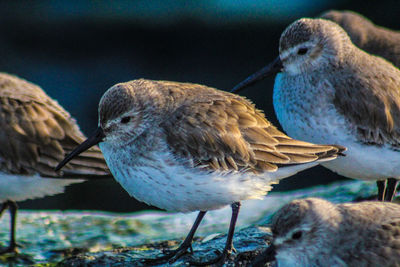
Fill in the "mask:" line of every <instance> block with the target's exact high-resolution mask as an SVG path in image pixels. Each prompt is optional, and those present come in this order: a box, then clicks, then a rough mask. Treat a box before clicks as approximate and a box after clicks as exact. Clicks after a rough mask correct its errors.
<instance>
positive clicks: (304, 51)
mask: <svg viewBox="0 0 400 267" xmlns="http://www.w3.org/2000/svg"><path fill="white" fill-rule="evenodd" d="M307 51H308V49H307V48H305V47H302V48H299V50H297V54H298V55H305V54H306V53H307Z"/></svg>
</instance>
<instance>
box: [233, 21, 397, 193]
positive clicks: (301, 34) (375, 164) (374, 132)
mask: <svg viewBox="0 0 400 267" xmlns="http://www.w3.org/2000/svg"><path fill="white" fill-rule="evenodd" d="M279 51H280V56H279V57H278V58H277V59H276V60H275V61H274V62H273V63H271V64H269V65H268V66H266V67H264V68H263V69H262V70H261V71H259V72H258V73H256V74H255V75H253V76H250V77H249V78H248V79H246V80H245V81H243V82H242V83H240V84H239V85H238V86H236V87H235V88H234V89H233V90H232V91H235V92H236V91H238V90H240V89H242V88H244V87H245V86H247V85H249V84H251V83H254V82H256V81H257V80H260V79H262V78H263V77H266V76H268V75H269V74H272V73H276V72H281V73H279V74H278V75H277V76H276V79H275V86H274V92H273V101H274V108H275V112H276V114H277V117H278V120H279V122H280V123H281V125H282V127H283V129H284V130H285V131H286V133H287V134H289V135H290V136H292V137H293V138H297V139H300V140H305V141H308V142H315V143H337V144H341V145H344V146H346V147H347V148H348V151H347V153H346V155H347V157H346V159H344V158H340V159H337V160H335V161H332V162H329V163H328V162H327V163H324V164H323V166H325V167H327V168H329V169H331V170H333V171H335V172H337V173H339V174H341V175H343V176H346V177H349V178H355V179H363V180H376V181H377V184H378V190H379V199H380V200H383V199H385V200H387V201H391V200H392V197H393V195H394V193H395V190H396V184H397V179H398V178H399V177H400V160H399V156H400V153H399V148H400V70H399V69H397V68H396V67H395V66H393V65H392V64H391V63H389V62H388V61H386V60H384V59H382V58H380V57H377V56H373V55H370V54H367V53H366V52H364V51H363V50H361V49H359V48H357V47H356V46H354V44H353V43H352V42H351V41H350V38H349V36H348V35H347V34H346V32H345V31H344V30H343V29H342V28H341V27H340V26H339V25H337V24H336V23H333V22H331V21H328V20H323V19H300V20H297V21H296V22H294V23H293V24H291V25H290V26H289V27H288V28H287V29H286V30H285V31H284V32H283V34H282V36H281V39H280V46H279ZM387 178H389V179H388V180H387V187H386V184H385V180H386V179H387ZM385 187H386V188H385Z"/></svg>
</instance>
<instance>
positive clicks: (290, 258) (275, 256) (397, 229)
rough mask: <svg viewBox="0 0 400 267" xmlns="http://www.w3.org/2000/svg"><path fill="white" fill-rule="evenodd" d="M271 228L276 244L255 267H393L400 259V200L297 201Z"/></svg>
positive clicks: (284, 211)
mask: <svg viewBox="0 0 400 267" xmlns="http://www.w3.org/2000/svg"><path fill="white" fill-rule="evenodd" d="M271 230H272V234H273V240H272V244H271V246H270V247H268V248H267V249H266V250H265V251H264V252H263V253H261V254H260V255H259V256H257V257H256V259H255V260H254V261H253V262H252V264H250V266H253V267H261V266H264V263H265V262H270V261H273V260H276V262H277V265H278V266H280V267H289V266H290V267H296V266H316V267H317V266H321V267H322V266H382V267H384V266H388V267H389V266H398V264H399V262H400V246H399V244H400V205H398V204H393V203H387V202H376V201H375V202H373V201H370V202H360V203H345V204H336V205H335V204H333V203H331V202H329V201H326V200H323V199H318V198H307V199H302V200H294V201H292V202H290V203H289V204H286V205H285V206H283V207H282V208H281V209H280V210H279V211H278V212H277V213H276V214H275V215H274V217H273V219H272V223H271Z"/></svg>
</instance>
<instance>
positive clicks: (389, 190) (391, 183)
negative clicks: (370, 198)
mask: <svg viewBox="0 0 400 267" xmlns="http://www.w3.org/2000/svg"><path fill="white" fill-rule="evenodd" d="M397 183H398V180H397V179H395V178H389V179H387V186H386V192H385V201H387V202H391V201H392V200H393V197H394V195H395V193H396V186H397Z"/></svg>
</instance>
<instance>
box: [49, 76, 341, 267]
mask: <svg viewBox="0 0 400 267" xmlns="http://www.w3.org/2000/svg"><path fill="white" fill-rule="evenodd" d="M97 143H99V146H100V149H101V150H102V152H103V154H104V157H105V159H106V162H107V164H108V166H109V167H110V170H111V172H112V174H113V175H114V177H115V179H117V181H118V182H119V183H120V184H121V185H122V186H123V187H124V188H125V190H126V191H128V193H129V194H130V195H131V196H134V197H135V198H137V199H138V200H140V201H143V202H146V203H147V204H150V205H153V206H156V207H159V208H161V209H165V210H168V211H178V212H192V211H200V212H199V215H198V217H197V219H196V221H195V223H194V225H193V227H192V229H191V231H190V233H189V234H188V236H187V237H186V239H185V240H184V242H183V243H182V244H181V245H180V247H179V248H178V249H176V250H174V251H171V252H170V253H168V254H167V255H165V256H164V257H161V258H159V259H156V260H157V261H159V260H163V261H166V260H169V259H171V260H172V261H173V260H175V259H177V258H178V257H180V256H182V255H183V254H184V253H186V252H187V250H188V249H189V248H190V247H191V243H192V239H193V236H194V234H195V231H196V229H197V227H198V226H199V224H200V222H201V220H202V218H203V216H204V215H205V214H206V212H207V211H208V210H213V209H218V208H221V207H223V206H225V205H231V207H232V218H231V224H230V227H229V232H228V237H227V241H226V245H225V248H224V250H223V253H221V255H220V257H218V258H216V259H215V260H213V261H211V262H207V263H201V264H212V263H222V262H224V261H225V259H226V258H227V257H228V256H229V255H230V253H231V251H232V250H233V243H232V239H233V233H234V229H235V223H236V219H237V216H238V213H239V208H240V201H242V200H246V199H256V198H262V197H263V196H264V195H265V194H266V193H267V192H268V191H269V190H270V189H271V184H272V183H276V182H277V181H278V180H279V179H282V178H284V177H288V176H290V175H293V174H295V173H296V172H298V171H301V170H303V169H307V168H309V167H312V166H315V165H317V164H318V162H322V161H329V160H332V159H335V158H336V157H337V156H338V154H340V153H341V151H343V147H340V146H334V145H315V144H310V143H306V142H301V141H297V140H294V139H292V138H290V137H288V136H286V135H285V134H283V133H282V132H280V131H278V130H277V129H276V128H275V127H274V126H273V125H272V124H271V123H270V122H269V121H268V120H266V118H265V117H264V115H263V113H262V112H261V111H259V110H257V109H256V108H255V107H254V105H253V104H252V103H251V102H250V101H248V100H246V99H244V98H242V97H240V96H237V95H234V94H230V93H227V92H224V91H219V90H216V89H214V88H210V87H207V86H203V85H198V84H191V83H178V82H168V81H150V80H144V79H140V80H134V81H130V82H126V83H120V84H117V85H115V86H113V87H111V88H110V89H109V90H108V91H107V92H106V93H105V94H104V95H103V97H102V98H101V101H100V104H99V127H98V129H97V131H96V133H95V134H94V135H93V136H91V137H89V138H88V140H86V141H85V142H84V143H83V144H81V145H80V146H79V147H77V148H76V149H75V150H74V151H73V152H72V153H71V154H70V155H68V156H67V157H66V158H65V160H64V161H62V162H61V163H60V164H59V166H58V167H57V168H61V167H62V166H63V165H64V164H65V163H66V162H68V161H69V160H71V159H72V158H74V157H75V156H76V155H78V154H79V153H81V152H83V151H85V150H86V149H88V148H89V147H91V146H92V145H95V144H97ZM172 258H173V259H172Z"/></svg>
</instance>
